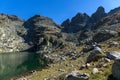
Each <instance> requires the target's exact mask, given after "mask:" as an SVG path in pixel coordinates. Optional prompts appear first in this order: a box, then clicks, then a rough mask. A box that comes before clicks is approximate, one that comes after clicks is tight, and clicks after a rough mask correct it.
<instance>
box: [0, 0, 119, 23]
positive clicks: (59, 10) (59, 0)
mask: <svg viewBox="0 0 120 80" xmlns="http://www.w3.org/2000/svg"><path fill="white" fill-rule="evenodd" d="M99 6H103V7H104V8H105V10H106V12H108V11H109V10H111V9H114V8H115V7H118V6H120V0H1V1H0V13H5V14H14V15H17V16H19V17H20V18H22V19H25V20H27V19H28V18H30V17H31V16H33V15H35V14H40V15H43V16H47V17H50V18H52V19H53V20H54V21H55V22H57V23H58V24H60V23H61V22H62V21H64V20H65V19H67V18H71V17H73V16H74V15H76V14H77V13H78V12H81V13H84V12H85V13H87V14H88V15H91V14H92V13H93V12H95V11H96V9H97V8H98V7H99Z"/></svg>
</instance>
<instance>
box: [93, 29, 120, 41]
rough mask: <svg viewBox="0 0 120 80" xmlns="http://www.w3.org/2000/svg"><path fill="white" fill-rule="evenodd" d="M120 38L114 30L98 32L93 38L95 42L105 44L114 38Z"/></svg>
mask: <svg viewBox="0 0 120 80" xmlns="http://www.w3.org/2000/svg"><path fill="white" fill-rule="evenodd" d="M115 36H118V32H117V31H114V30H107V29H104V30H99V31H97V32H96V34H95V35H94V36H93V41H95V42H97V43H98V42H103V41H106V40H108V39H110V38H112V37H115Z"/></svg>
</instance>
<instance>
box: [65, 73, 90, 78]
mask: <svg viewBox="0 0 120 80" xmlns="http://www.w3.org/2000/svg"><path fill="white" fill-rule="evenodd" d="M89 77H90V75H89V74H87V73H79V72H78V71H72V72H71V73H69V74H67V75H66V77H65V79H64V80H89Z"/></svg>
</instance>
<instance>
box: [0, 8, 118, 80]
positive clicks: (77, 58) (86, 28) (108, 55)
mask: <svg viewBox="0 0 120 80" xmlns="http://www.w3.org/2000/svg"><path fill="white" fill-rule="evenodd" d="M5 52H33V53H40V54H43V55H44V57H43V58H45V59H46V60H47V61H48V62H49V63H48V64H47V65H46V67H44V68H43V69H38V70H35V71H31V72H29V73H26V74H23V75H20V76H18V77H15V78H13V80H27V79H28V80H120V77H119V76H120V8H116V9H114V10H111V11H110V12H108V13H106V12H105V10H104V8H103V7H102V6H100V7H99V8H98V9H97V10H96V12H95V13H93V14H92V15H91V16H88V15H87V14H86V13H77V14H76V15H75V16H74V17H73V18H72V19H71V20H70V19H67V20H65V21H63V23H62V24H61V25H58V24H56V23H55V22H54V21H53V20H52V19H50V18H48V17H44V16H41V15H35V16H33V17H31V18H29V19H28V20H26V21H25V20H21V19H19V18H18V17H17V16H15V15H6V14H0V53H5Z"/></svg>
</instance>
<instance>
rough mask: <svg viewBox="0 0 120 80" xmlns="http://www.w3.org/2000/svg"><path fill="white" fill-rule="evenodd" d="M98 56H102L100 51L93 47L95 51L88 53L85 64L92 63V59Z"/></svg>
mask: <svg viewBox="0 0 120 80" xmlns="http://www.w3.org/2000/svg"><path fill="white" fill-rule="evenodd" d="M99 54H103V52H102V49H101V48H99V47H95V49H93V50H92V51H91V52H90V55H89V56H88V58H87V62H88V63H89V62H91V61H93V60H94V58H95V57H96V55H99Z"/></svg>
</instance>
